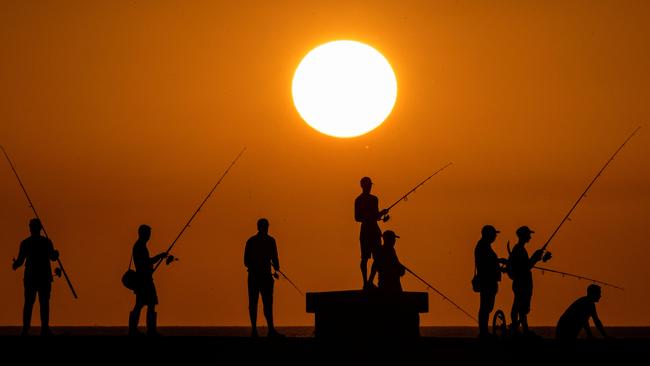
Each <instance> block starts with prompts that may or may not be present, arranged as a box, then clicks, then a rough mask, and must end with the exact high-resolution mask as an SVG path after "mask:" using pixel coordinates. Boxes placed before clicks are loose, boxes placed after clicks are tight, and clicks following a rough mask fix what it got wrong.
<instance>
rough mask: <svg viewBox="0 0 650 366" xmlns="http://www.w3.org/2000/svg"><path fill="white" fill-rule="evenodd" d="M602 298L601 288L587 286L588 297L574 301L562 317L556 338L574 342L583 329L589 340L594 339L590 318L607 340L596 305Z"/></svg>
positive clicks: (558, 324)
mask: <svg viewBox="0 0 650 366" xmlns="http://www.w3.org/2000/svg"><path fill="white" fill-rule="evenodd" d="M600 297H601V289H600V286H598V285H595V284H591V285H589V286H587V296H584V297H581V298H579V299H578V300H576V301H574V302H573V304H571V306H569V308H567V309H566V310H565V311H564V314H562V316H561V317H560V320H559V321H558V323H557V327H556V328H555V336H556V337H557V339H560V340H574V339H576V338H578V334H580V330H582V329H584V330H585V332H586V333H587V338H592V337H593V335H592V334H591V329H590V328H589V318H592V319H593V320H594V325H595V326H596V328H597V329H598V331H600V334H602V336H603V337H605V338H609V336H608V335H607V333H606V332H605V327H603V323H601V322H600V319H599V318H598V313H597V312H596V303H597V302H598V301H599V300H600Z"/></svg>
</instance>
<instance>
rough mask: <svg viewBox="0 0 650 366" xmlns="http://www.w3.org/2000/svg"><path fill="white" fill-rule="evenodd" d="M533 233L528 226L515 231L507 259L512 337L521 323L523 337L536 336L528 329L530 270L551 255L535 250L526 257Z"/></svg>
mask: <svg viewBox="0 0 650 366" xmlns="http://www.w3.org/2000/svg"><path fill="white" fill-rule="evenodd" d="M534 233H535V232H534V231H533V230H531V229H530V228H529V227H528V226H522V227H520V228H518V229H517V231H516V234H517V238H518V242H517V244H516V245H515V246H514V247H513V248H512V251H511V252H510V256H509V258H508V263H509V266H510V272H509V275H510V278H512V291H513V293H514V295H515V296H514V300H513V303H512V310H511V312H510V317H511V318H512V324H511V326H510V329H511V332H512V333H513V334H514V335H516V334H519V324H520V323H521V326H522V330H523V335H524V336H533V337H534V336H536V335H535V334H534V333H533V332H531V331H530V330H529V329H528V314H529V313H530V303H531V300H532V298H533V273H532V269H533V267H535V265H536V264H537V262H539V261H540V260H543V261H544V262H546V261H548V260H549V259H551V253H550V252H547V253H546V254H544V250H543V249H538V250H536V251H535V253H533V255H532V256H531V257H529V256H528V251H527V250H526V244H528V242H530V240H531V238H532V234H534Z"/></svg>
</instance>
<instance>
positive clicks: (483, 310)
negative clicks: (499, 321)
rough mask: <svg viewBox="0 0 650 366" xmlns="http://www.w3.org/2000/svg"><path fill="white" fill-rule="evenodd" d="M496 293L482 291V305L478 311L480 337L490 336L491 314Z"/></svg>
mask: <svg viewBox="0 0 650 366" xmlns="http://www.w3.org/2000/svg"><path fill="white" fill-rule="evenodd" d="M495 298H496V291H491V290H485V291H481V305H480V308H479V311H478V324H479V336H483V337H485V336H488V335H489V334H490V331H489V327H488V323H489V320H490V313H491V312H492V310H494V300H495Z"/></svg>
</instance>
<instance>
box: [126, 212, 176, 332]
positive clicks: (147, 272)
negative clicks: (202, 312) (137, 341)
mask: <svg viewBox="0 0 650 366" xmlns="http://www.w3.org/2000/svg"><path fill="white" fill-rule="evenodd" d="M150 238H151V227H150V226H149V225H140V227H139V228H138V240H136V242H135V244H133V252H132V253H133V264H134V265H135V272H136V275H137V285H136V287H135V290H134V292H135V306H134V307H133V311H131V313H130V314H129V335H141V333H140V332H139V331H138V323H139V321H140V312H141V310H142V308H143V307H145V306H146V307H147V335H149V336H157V335H158V331H157V329H156V321H157V319H156V318H157V314H156V305H158V294H157V293H156V286H155V285H154V283H153V266H154V265H155V264H156V263H158V261H161V260H163V259H165V258H167V257H168V254H167V253H166V252H163V253H160V254H158V255H156V256H155V257H150V256H149V249H147V242H148V241H149V239H150Z"/></svg>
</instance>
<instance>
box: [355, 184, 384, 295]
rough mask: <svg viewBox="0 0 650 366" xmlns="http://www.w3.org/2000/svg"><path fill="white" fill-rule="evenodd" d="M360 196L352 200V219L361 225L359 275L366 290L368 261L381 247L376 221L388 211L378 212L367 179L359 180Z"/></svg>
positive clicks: (376, 201)
mask: <svg viewBox="0 0 650 366" xmlns="http://www.w3.org/2000/svg"><path fill="white" fill-rule="evenodd" d="M360 183H361V190H362V192H361V194H360V195H359V196H358V197H357V198H356V199H355V200H354V219H355V220H356V221H357V222H360V223H361V232H360V234H359V242H360V243H361V275H362V276H363V288H364V289H366V288H368V259H370V257H373V258H374V255H375V252H376V251H377V249H379V247H380V246H381V229H380V228H379V224H377V221H379V220H381V218H382V216H384V215H386V214H388V210H387V209H384V210H382V211H379V199H377V197H376V196H374V195H372V194H370V191H371V189H372V181H371V180H370V178H369V177H363V178H361V182H360Z"/></svg>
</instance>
